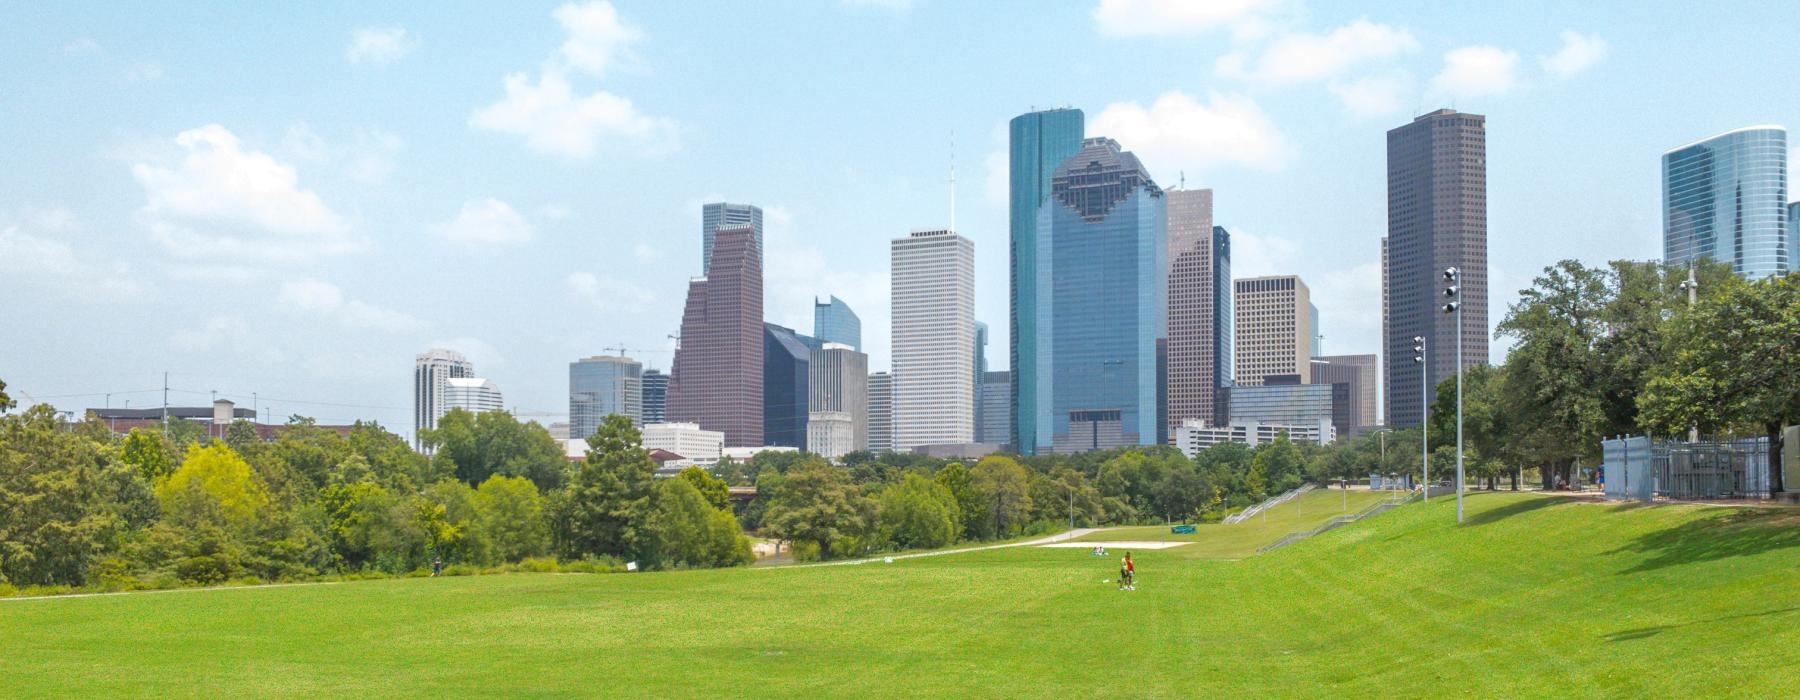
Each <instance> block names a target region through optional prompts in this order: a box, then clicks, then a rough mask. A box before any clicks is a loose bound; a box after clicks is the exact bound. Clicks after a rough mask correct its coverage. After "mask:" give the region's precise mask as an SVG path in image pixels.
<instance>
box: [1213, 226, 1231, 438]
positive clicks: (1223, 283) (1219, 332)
mask: <svg viewBox="0 0 1800 700" xmlns="http://www.w3.org/2000/svg"><path fill="white" fill-rule="evenodd" d="M1212 249H1213V293H1212V304H1213V328H1214V333H1213V337H1212V344H1213V379H1214V381H1216V382H1218V388H1220V389H1228V388H1230V387H1231V385H1232V384H1233V383H1234V379H1233V378H1234V377H1236V376H1237V362H1236V360H1235V357H1236V354H1237V336H1236V335H1234V333H1235V329H1236V327H1237V308H1236V307H1235V304H1236V300H1237V293H1236V290H1234V289H1233V288H1232V286H1231V232H1229V231H1226V230H1225V227H1224V226H1214V227H1213V245H1212ZM1213 415H1215V416H1218V417H1219V421H1220V423H1221V424H1223V423H1224V422H1225V421H1227V420H1229V419H1230V416H1231V396H1230V392H1228V391H1215V392H1213Z"/></svg>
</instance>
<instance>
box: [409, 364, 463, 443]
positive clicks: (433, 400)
mask: <svg viewBox="0 0 1800 700" xmlns="http://www.w3.org/2000/svg"><path fill="white" fill-rule="evenodd" d="M473 376H475V365H474V364H473V363H470V362H469V358H466V357H463V355H462V353H460V352H457V351H455V350H445V349H443V348H433V349H431V350H427V351H425V352H423V353H420V354H419V355H418V356H416V357H414V358H413V447H414V448H415V449H421V450H422V449H424V443H423V442H421V441H420V438H419V434H420V433H421V432H422V431H426V430H436V429H437V421H438V419H439V418H442V417H444V413H446V412H448V411H449V410H450V405H449V404H448V403H446V402H445V400H444V393H445V391H446V389H447V388H448V387H449V385H450V384H449V383H450V380H451V379H461V378H464V377H473Z"/></svg>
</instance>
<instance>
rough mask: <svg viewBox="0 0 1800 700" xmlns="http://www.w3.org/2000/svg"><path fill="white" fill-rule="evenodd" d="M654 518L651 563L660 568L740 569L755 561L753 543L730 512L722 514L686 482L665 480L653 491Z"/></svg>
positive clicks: (721, 511)
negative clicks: (740, 566) (713, 567)
mask: <svg viewBox="0 0 1800 700" xmlns="http://www.w3.org/2000/svg"><path fill="white" fill-rule="evenodd" d="M654 493H655V499H654V500H655V502H656V507H655V516H654V517H653V518H652V519H651V520H652V523H653V524H652V525H651V526H650V527H651V531H652V536H651V539H652V540H653V542H654V546H653V547H652V549H653V551H654V553H653V554H652V555H650V556H649V557H648V559H649V563H650V564H651V565H653V566H658V567H707V566H738V565H742V564H748V563H750V562H751V561H753V560H754V559H755V555H753V554H752V553H751V551H750V541H749V540H748V539H746V538H745V537H744V535H743V531H742V530H741V529H740V528H739V527H738V523H737V519H736V518H733V517H731V512H730V511H728V510H720V509H718V508H715V507H713V505H712V504H711V503H709V502H707V500H706V497H705V496H703V495H702V494H701V493H700V489H698V488H695V486H694V484H693V482H692V481H689V480H687V479H663V480H661V481H658V482H657V484H656V487H655V489H654Z"/></svg>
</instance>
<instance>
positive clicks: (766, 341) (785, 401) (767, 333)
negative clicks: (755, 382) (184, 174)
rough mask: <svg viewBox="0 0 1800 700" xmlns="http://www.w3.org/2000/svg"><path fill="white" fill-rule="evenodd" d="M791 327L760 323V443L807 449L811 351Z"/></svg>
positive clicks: (810, 393)
mask: <svg viewBox="0 0 1800 700" xmlns="http://www.w3.org/2000/svg"><path fill="white" fill-rule="evenodd" d="M804 338H805V336H802V335H799V334H797V333H795V332H794V329H792V328H785V327H782V326H777V325H775V324H773V323H765V324H763V444H764V445H779V446H783V447H799V448H803V449H804V448H805V447H806V413H807V405H808V404H807V402H808V401H809V400H810V399H811V397H812V391H811V389H810V387H811V376H812V349H811V348H809V347H807V344H806V341H805V340H804Z"/></svg>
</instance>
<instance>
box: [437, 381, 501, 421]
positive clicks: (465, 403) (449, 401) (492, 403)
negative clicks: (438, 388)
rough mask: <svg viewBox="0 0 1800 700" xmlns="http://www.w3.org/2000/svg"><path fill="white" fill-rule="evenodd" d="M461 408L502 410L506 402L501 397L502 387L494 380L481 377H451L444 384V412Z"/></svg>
mask: <svg viewBox="0 0 1800 700" xmlns="http://www.w3.org/2000/svg"><path fill="white" fill-rule="evenodd" d="M452 408H460V409H462V410H465V411H468V412H470V413H486V412H488V411H501V410H505V409H506V404H505V403H504V402H503V401H502V400H501V398H500V387H498V386H495V385H494V382H493V380H490V379H482V378H480V377H451V378H450V379H448V380H446V381H445V386H444V412H446V413H448V412H449V411H450V409H452Z"/></svg>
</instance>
